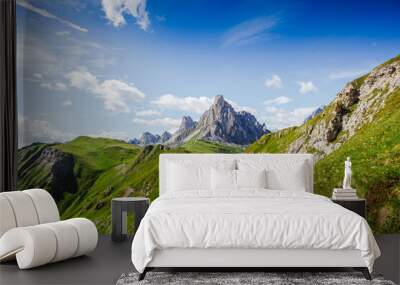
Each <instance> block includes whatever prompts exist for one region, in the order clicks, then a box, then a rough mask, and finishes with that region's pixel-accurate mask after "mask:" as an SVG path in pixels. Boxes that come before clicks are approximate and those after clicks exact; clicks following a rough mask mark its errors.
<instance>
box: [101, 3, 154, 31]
mask: <svg viewBox="0 0 400 285" xmlns="http://www.w3.org/2000/svg"><path fill="white" fill-rule="evenodd" d="M146 2H147V0H118V1H116V0H102V1H101V4H102V6H103V11H104V13H105V14H106V18H107V19H108V20H109V21H110V22H111V23H112V24H113V26H114V27H120V26H123V25H125V24H126V20H125V17H124V14H126V15H129V14H130V15H132V16H133V17H135V19H136V24H138V25H139V27H140V28H141V29H142V30H144V31H148V29H149V26H150V19H149V14H148V12H147V10H146Z"/></svg>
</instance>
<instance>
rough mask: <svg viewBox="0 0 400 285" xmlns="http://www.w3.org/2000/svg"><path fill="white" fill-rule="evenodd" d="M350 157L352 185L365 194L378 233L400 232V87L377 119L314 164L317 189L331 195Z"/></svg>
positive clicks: (369, 216)
mask: <svg viewBox="0 0 400 285" xmlns="http://www.w3.org/2000/svg"><path fill="white" fill-rule="evenodd" d="M347 156H351V158H352V161H353V177H354V178H353V185H354V187H355V188H357V190H358V195H359V196H360V197H366V199H367V207H368V221H369V223H370V225H371V227H372V228H373V229H374V231H376V232H388V233H393V232H400V90H399V89H398V90H397V91H396V92H395V93H394V94H393V95H392V96H391V97H390V99H389V100H388V101H387V102H386V104H385V107H384V108H383V109H382V110H381V111H380V113H379V114H378V116H377V117H376V118H375V120H374V122H373V123H371V124H367V125H364V127H363V128H362V129H360V130H359V131H358V132H357V134H356V135H355V136H353V137H352V138H351V139H350V140H348V141H347V142H345V143H344V144H343V145H342V146H341V147H340V148H339V149H338V150H336V151H334V152H332V153H331V154H329V155H327V156H326V157H324V158H323V159H321V160H319V161H318V162H317V164H316V167H315V191H316V192H317V193H320V194H323V195H326V196H330V195H331V191H332V189H333V188H334V187H338V186H340V184H341V181H342V179H343V161H344V160H345V159H346V157H347Z"/></svg>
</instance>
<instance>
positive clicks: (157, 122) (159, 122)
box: [133, 117, 181, 132]
mask: <svg viewBox="0 0 400 285" xmlns="http://www.w3.org/2000/svg"><path fill="white" fill-rule="evenodd" d="M133 122H134V123H137V124H141V125H146V126H155V127H165V128H167V129H168V130H169V131H170V132H175V131H176V130H177V129H178V128H179V125H180V124H181V120H180V119H174V118H170V117H164V118H156V119H152V120H149V119H141V118H134V119H133Z"/></svg>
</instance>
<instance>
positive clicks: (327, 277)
mask: <svg viewBox="0 0 400 285" xmlns="http://www.w3.org/2000/svg"><path fill="white" fill-rule="evenodd" d="M138 276H139V274H138V273H127V274H122V275H121V277H120V278H119V279H118V281H117V285H136V284H140V285H146V284H157V285H163V284H172V285H178V284H179V285H183V284H213V285H218V284H221V285H231V284H267V285H272V284H273V285H276V284H282V285H292V284H293V285H297V284H321V285H322V284H328V285H334V284H335V285H336V284H338V285H339V284H340V285H347V284H348V285H350V284H355V285H358V284H368V285H371V284H373V285H375V284H376V285H378V284H379V285H395V283H393V282H392V281H388V280H384V279H383V278H382V276H379V275H378V276H377V275H373V276H372V277H373V280H372V281H368V280H366V279H365V278H364V276H363V275H362V274H361V273H359V272H315V273H314V272H148V273H147V274H146V278H145V279H144V280H142V281H138V280H137V279H138Z"/></svg>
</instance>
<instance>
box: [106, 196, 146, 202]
mask: <svg viewBox="0 0 400 285" xmlns="http://www.w3.org/2000/svg"><path fill="white" fill-rule="evenodd" d="M112 201H117V202H140V201H150V199H149V198H146V197H118V198H112Z"/></svg>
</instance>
